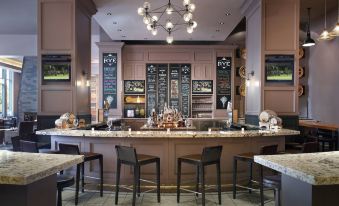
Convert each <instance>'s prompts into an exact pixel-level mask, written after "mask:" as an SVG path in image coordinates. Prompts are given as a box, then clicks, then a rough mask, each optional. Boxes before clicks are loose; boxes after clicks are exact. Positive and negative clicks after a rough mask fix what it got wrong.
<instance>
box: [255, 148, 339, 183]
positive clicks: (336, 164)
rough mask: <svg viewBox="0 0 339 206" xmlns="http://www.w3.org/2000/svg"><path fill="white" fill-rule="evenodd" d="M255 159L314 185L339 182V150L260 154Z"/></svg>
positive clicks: (259, 162)
mask: <svg viewBox="0 0 339 206" xmlns="http://www.w3.org/2000/svg"><path fill="white" fill-rule="evenodd" d="M254 161H255V162H256V163H258V164H261V165H263V166H265V167H268V168H271V169H273V170H276V171H278V172H281V173H282V174H285V175H288V176H291V177H294V178H296V179H298V180H301V181H303V182H306V183H309V184H312V185H332V184H339V151H334V152H318V153H305V154H283V155H260V156H255V157H254Z"/></svg>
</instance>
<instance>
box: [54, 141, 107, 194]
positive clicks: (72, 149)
mask: <svg viewBox="0 0 339 206" xmlns="http://www.w3.org/2000/svg"><path fill="white" fill-rule="evenodd" d="M59 153H60V154H75V155H84V162H83V163H82V164H81V191H82V192H84V186H85V162H88V161H93V160H99V165H100V196H101V197H102V196H103V184H104V179H103V155H102V154H99V153H93V152H80V150H79V147H78V145H73V144H61V143H60V144H59ZM76 181H77V183H78V182H79V179H77V180H76Z"/></svg>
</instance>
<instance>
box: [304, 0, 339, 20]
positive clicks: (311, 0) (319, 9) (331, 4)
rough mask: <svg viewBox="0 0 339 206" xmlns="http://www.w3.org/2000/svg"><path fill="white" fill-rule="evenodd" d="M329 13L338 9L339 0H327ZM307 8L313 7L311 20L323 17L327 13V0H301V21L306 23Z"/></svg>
mask: <svg viewBox="0 0 339 206" xmlns="http://www.w3.org/2000/svg"><path fill="white" fill-rule="evenodd" d="M326 1H327V2H326V3H327V14H328V13H329V12H330V11H336V10H337V9H338V0H326ZM307 8H311V21H312V20H318V19H323V18H324V14H325V0H301V1H300V22H301V23H306V22H307V21H308V20H307Z"/></svg>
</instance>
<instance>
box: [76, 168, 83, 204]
mask: <svg viewBox="0 0 339 206" xmlns="http://www.w3.org/2000/svg"><path fill="white" fill-rule="evenodd" d="M81 164H82V163H80V164H77V169H76V182H75V205H77V204H78V200H79V182H80V169H81V168H80V167H81Z"/></svg>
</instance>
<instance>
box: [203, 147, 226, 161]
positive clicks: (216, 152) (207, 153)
mask: <svg viewBox="0 0 339 206" xmlns="http://www.w3.org/2000/svg"><path fill="white" fill-rule="evenodd" d="M221 152H222V146H221V145H220V146H214V147H205V148H204V149H203V151H202V157H201V161H202V162H203V163H207V162H217V161H220V157H221Z"/></svg>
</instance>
